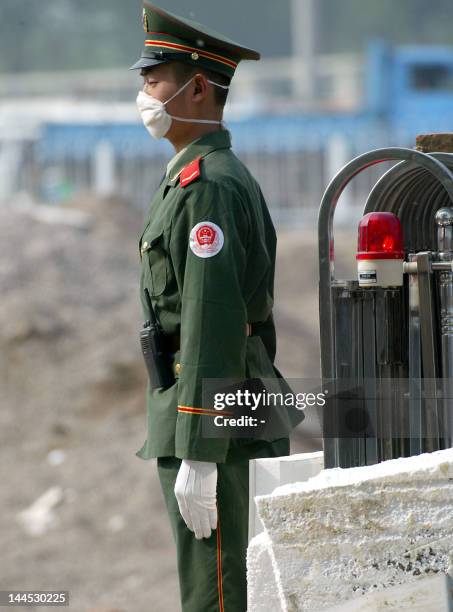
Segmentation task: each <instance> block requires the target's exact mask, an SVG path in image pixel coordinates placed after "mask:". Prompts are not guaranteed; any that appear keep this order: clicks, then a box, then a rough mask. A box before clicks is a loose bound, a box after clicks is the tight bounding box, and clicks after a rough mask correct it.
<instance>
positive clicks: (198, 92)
mask: <svg viewBox="0 0 453 612" xmlns="http://www.w3.org/2000/svg"><path fill="white" fill-rule="evenodd" d="M207 92H208V81H207V79H206V77H205V76H204V75H202V74H196V75H195V76H194V90H193V93H194V96H195V97H196V99H197V101H199V100H202V99H204V98H205V97H206V95H207Z"/></svg>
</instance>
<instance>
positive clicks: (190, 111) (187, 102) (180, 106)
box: [140, 64, 212, 141]
mask: <svg viewBox="0 0 453 612" xmlns="http://www.w3.org/2000/svg"><path fill="white" fill-rule="evenodd" d="M140 74H141V76H142V77H143V91H144V92H145V93H146V94H148V95H149V96H152V97H153V98H156V99H157V100H160V101H161V102H166V101H167V100H169V99H170V98H171V97H172V96H173V95H174V94H175V93H176V92H177V91H178V89H180V88H181V85H183V84H184V83H180V82H179V81H178V80H177V79H176V76H175V74H174V71H173V69H172V67H171V65H169V64H158V65H157V66H153V67H152V68H148V69H146V70H142V71H141V73H140ZM188 80H189V79H188ZM208 95H209V94H208V83H207V80H206V78H205V77H204V76H202V75H195V76H194V77H193V80H192V82H191V83H189V84H188V85H187V87H185V88H184V89H183V90H182V91H181V92H180V93H179V94H178V95H177V96H176V97H175V98H173V100H170V102H168V104H167V105H166V107H165V108H166V110H167V113H168V114H169V115H174V116H176V117H187V118H195V119H196V118H198V117H199V116H201V115H202V114H203V112H204V111H205V105H206V104H209V103H210V102H209V98H208ZM211 95H212V93H211ZM190 126H191V124H190V123H183V122H179V121H173V122H172V125H171V127H170V130H169V131H168V133H167V134H166V136H165V137H166V138H168V140H170V141H173V139H177V138H179V137H183V136H184V134H185V133H186V132H187V131H188V130H189V129H190Z"/></svg>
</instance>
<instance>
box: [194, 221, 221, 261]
mask: <svg viewBox="0 0 453 612" xmlns="http://www.w3.org/2000/svg"><path fill="white" fill-rule="evenodd" d="M223 242H224V237H223V232H222V230H221V229H220V227H219V226H218V225H216V224H215V223H212V221H201V222H200V223H197V224H196V225H195V226H194V227H193V228H192V229H191V231H190V238H189V245H190V249H191V251H192V252H193V253H195V255H196V256H197V257H213V256H214V255H217V253H218V252H219V251H220V250H221V249H222V247H223Z"/></svg>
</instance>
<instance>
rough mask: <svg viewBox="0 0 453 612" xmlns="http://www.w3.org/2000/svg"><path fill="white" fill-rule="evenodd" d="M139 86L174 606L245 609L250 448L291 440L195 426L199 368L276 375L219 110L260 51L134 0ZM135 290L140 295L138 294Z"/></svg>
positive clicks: (268, 302) (213, 373) (256, 452)
mask: <svg viewBox="0 0 453 612" xmlns="http://www.w3.org/2000/svg"><path fill="white" fill-rule="evenodd" d="M143 24H144V29H145V31H146V40H145V46H144V49H143V52H142V55H141V58H140V59H139V60H138V62H137V63H136V64H134V66H132V69H140V70H141V75H142V76H143V79H144V87H143V91H140V92H139V95H138V98H137V104H138V108H139V110H140V113H141V115H142V119H143V122H144V124H145V126H146V128H147V129H148V131H149V132H150V134H151V135H152V136H153V137H155V138H166V139H168V140H169V141H170V143H171V144H172V145H173V146H174V149H175V156H174V157H173V159H172V160H171V161H170V162H169V164H168V166H167V172H166V175H165V177H164V179H163V180H162V182H161V184H160V186H159V188H158V190H157V192H156V194H155V195H154V197H153V199H152V201H151V204H150V207H149V210H148V214H147V217H146V220H145V224H144V228H143V232H142V235H141V237H140V242H139V250H140V257H141V276H140V297H141V303H142V307H143V312H144V314H145V318H146V319H149V317H150V312H149V309H150V306H151V309H152V310H153V311H154V313H155V316H156V318H157V320H158V321H159V323H160V326H161V328H162V331H163V333H164V336H165V342H166V346H168V347H169V348H168V351H169V353H170V358H171V365H172V369H173V374H174V381H173V383H172V384H170V386H167V387H165V388H163V387H161V388H153V387H152V386H151V385H150V384H149V383H148V388H147V416H148V435H147V439H146V441H145V443H144V444H143V446H142V448H141V449H140V450H139V451H137V453H136V454H137V456H138V457H140V458H142V459H150V458H154V457H157V467H158V475H159V479H160V484H161V487H162V491H163V494H164V499H165V503H166V507H167V510H168V514H169V517H170V522H171V527H172V531H173V535H174V539H175V543H176V547H177V560H178V572H179V584H180V595H181V603H182V610H183V612H214V611H215V612H217V611H220V612H223V611H225V612H245V610H246V607H247V590H246V550H247V543H248V503H249V499H248V484H249V480H248V479H249V469H248V462H249V460H250V459H252V458H256V457H276V456H282V455H288V454H289V438H288V437H287V435H286V436H284V437H282V435H281V434H280V435H279V436H278V437H277V439H272V436H270V439H254V438H253V437H247V438H233V437H232V436H229V435H225V436H224V437H216V438H212V437H211V438H209V437H206V436H204V435H203V419H212V418H213V415H214V414H218V412H216V411H215V410H214V409H213V406H212V405H205V404H204V403H203V395H202V381H203V379H207V378H216V379H221V378H222V379H223V378H229V379H245V378H246V377H257V378H259V377H266V376H267V377H274V378H277V377H279V376H280V373H279V372H278V370H277V369H276V368H275V366H274V365H273V361H274V357H275V350H276V340H275V328H274V322H273V317H272V306H273V284H274V266H275V250H276V233H275V229H274V226H273V224H272V221H271V218H270V216H269V212H268V209H267V206H266V203H265V200H264V198H263V195H262V193H261V190H260V187H259V185H258V184H257V182H256V181H255V180H254V178H253V177H252V176H251V175H250V173H249V171H248V170H247V168H246V167H245V166H244V165H243V164H242V163H241V162H240V161H239V159H238V158H237V157H236V156H235V155H234V153H233V152H232V151H231V139H230V133H229V132H228V131H227V130H226V129H225V128H224V126H223V122H222V116H223V107H224V104H225V100H226V97H227V93H228V88H229V84H230V81H231V78H232V76H233V75H234V72H235V69H236V67H237V65H238V63H239V61H240V60H243V59H250V60H257V59H259V57H260V56H259V53H257V52H256V51H253V50H251V49H247V48H246V47H243V46H240V45H238V44H236V43H234V42H233V41H231V40H229V39H227V38H225V37H223V36H221V35H219V34H217V33H216V32H212V31H210V30H208V29H207V28H205V27H203V26H202V25H200V24H198V23H195V22H193V21H189V20H186V19H182V18H179V17H176V16H175V15H173V14H171V13H168V12H166V11H164V10H162V9H160V8H158V7H156V6H154V5H152V4H150V3H149V2H147V1H145V2H144V12H143ZM146 292H148V295H149V296H150V303H148V300H147V295H146Z"/></svg>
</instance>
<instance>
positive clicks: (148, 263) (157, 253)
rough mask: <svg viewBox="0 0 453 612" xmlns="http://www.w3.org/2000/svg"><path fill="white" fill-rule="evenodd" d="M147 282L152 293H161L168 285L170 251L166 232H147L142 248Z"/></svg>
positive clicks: (143, 266) (141, 252)
mask: <svg viewBox="0 0 453 612" xmlns="http://www.w3.org/2000/svg"><path fill="white" fill-rule="evenodd" d="M140 254H141V257H142V268H143V272H144V279H145V284H146V286H148V290H149V292H150V294H151V295H154V296H156V295H160V294H161V293H163V291H164V289H165V287H166V285H167V276H168V253H167V251H166V248H165V233H164V231H163V230H161V231H160V232H159V233H157V234H156V232H154V233H151V232H148V233H145V234H144V236H143V238H142V244H141V248H140Z"/></svg>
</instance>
